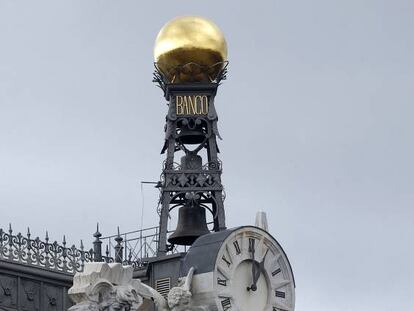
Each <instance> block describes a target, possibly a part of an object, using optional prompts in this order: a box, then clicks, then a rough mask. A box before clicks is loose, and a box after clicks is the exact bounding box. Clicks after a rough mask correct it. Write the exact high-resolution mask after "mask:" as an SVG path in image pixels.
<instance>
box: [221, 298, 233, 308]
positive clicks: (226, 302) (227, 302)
mask: <svg viewBox="0 0 414 311" xmlns="http://www.w3.org/2000/svg"><path fill="white" fill-rule="evenodd" d="M221 306H222V307H223V310H224V311H226V310H229V309H231V301H230V298H226V299H224V300H222V301H221Z"/></svg>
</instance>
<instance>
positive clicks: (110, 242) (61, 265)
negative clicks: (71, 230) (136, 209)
mask: <svg viewBox="0 0 414 311" xmlns="http://www.w3.org/2000/svg"><path fill="white" fill-rule="evenodd" d="M94 237H95V240H94V241H93V243H92V244H93V248H91V249H89V250H86V249H85V247H84V243H83V241H82V240H81V241H80V247H76V246H75V245H72V246H68V245H67V242H66V237H65V236H63V239H62V242H61V243H58V242H57V241H54V242H51V241H50V239H49V234H48V232H46V235H45V238H44V240H41V239H40V238H39V237H35V238H33V237H32V234H31V232H30V229H28V230H27V233H26V234H25V235H23V234H22V233H20V232H19V233H17V234H14V233H13V229H12V227H11V225H10V226H9V229H8V230H7V231H4V230H3V229H1V228H0V262H1V261H4V262H9V263H18V264H23V265H27V266H32V267H38V268H41V269H46V270H49V271H55V272H62V273H67V274H75V273H76V272H81V271H83V268H84V266H85V263H87V262H101V261H105V262H108V263H110V262H119V263H122V264H124V265H132V266H133V267H134V268H135V269H140V268H143V267H145V266H146V265H147V264H148V261H149V259H150V258H152V257H155V256H156V252H157V248H158V240H157V239H158V227H152V228H146V229H142V230H136V231H129V232H125V233H120V232H119V228H118V233H117V234H115V235H110V236H105V237H102V234H101V233H100V232H99V227H98V228H97V231H96V232H95V234H94ZM103 249H104V250H105V251H103ZM178 251H180V249H177V248H176V247H175V248H173V249H171V250H170V253H176V252H178ZM181 251H182V250H181ZM184 251H185V250H184Z"/></svg>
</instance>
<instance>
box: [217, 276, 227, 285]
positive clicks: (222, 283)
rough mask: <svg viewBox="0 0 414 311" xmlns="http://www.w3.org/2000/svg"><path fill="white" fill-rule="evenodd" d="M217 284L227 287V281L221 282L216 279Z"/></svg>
mask: <svg viewBox="0 0 414 311" xmlns="http://www.w3.org/2000/svg"><path fill="white" fill-rule="evenodd" d="M217 284H219V285H222V286H227V280H224V279H223V280H222V279H220V278H217Z"/></svg>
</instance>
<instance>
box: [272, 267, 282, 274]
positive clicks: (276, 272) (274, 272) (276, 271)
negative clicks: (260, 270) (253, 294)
mask: <svg viewBox="0 0 414 311" xmlns="http://www.w3.org/2000/svg"><path fill="white" fill-rule="evenodd" d="M280 271H282V270H280V268H277V269H276V270H275V271H273V272H272V276H275V275H276V274H278V273H280Z"/></svg>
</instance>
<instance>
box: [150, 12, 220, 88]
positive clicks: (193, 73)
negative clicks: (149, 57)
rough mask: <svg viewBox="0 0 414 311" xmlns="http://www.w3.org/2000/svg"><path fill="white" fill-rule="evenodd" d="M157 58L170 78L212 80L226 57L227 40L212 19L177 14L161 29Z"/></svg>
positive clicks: (156, 48) (160, 67)
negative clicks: (177, 15) (178, 15)
mask: <svg viewBox="0 0 414 311" xmlns="http://www.w3.org/2000/svg"><path fill="white" fill-rule="evenodd" d="M154 60H155V62H156V63H157V67H158V69H159V70H160V71H161V74H162V75H163V76H164V77H165V78H166V79H167V80H168V81H169V82H172V83H182V82H205V81H206V79H207V80H210V82H211V81H213V80H215V79H216V78H217V76H218V74H219V73H220V71H221V70H222V69H223V66H224V62H225V61H226V60H227V43H226V40H225V39H224V35H223V33H222V32H221V30H220V29H219V28H218V27H217V25H216V24H214V23H213V22H212V21H210V20H208V19H206V18H204V17H199V16H184V17H177V18H175V19H173V20H171V21H169V22H168V23H167V24H165V25H164V27H163V28H162V29H161V30H160V32H159V33H158V36H157V39H156V41H155V47H154Z"/></svg>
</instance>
